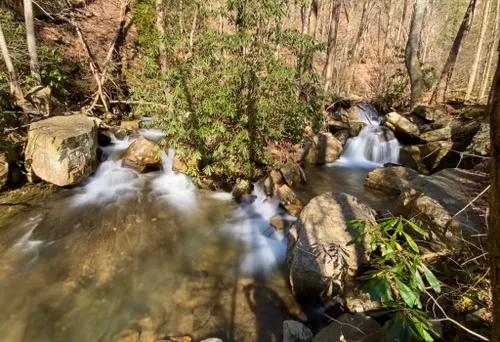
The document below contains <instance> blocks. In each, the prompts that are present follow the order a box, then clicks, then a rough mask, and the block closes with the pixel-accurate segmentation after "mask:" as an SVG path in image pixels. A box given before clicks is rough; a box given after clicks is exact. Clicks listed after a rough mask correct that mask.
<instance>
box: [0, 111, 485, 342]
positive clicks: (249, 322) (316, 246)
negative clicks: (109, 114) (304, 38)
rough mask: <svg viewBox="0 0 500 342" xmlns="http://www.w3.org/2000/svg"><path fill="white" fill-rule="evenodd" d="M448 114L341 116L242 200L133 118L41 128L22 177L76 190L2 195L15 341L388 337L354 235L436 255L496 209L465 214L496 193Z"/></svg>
mask: <svg viewBox="0 0 500 342" xmlns="http://www.w3.org/2000/svg"><path fill="white" fill-rule="evenodd" d="M445 114H446V113H444V114H443V113H442V109H440V108H434V107H424V108H418V109H417V110H416V111H415V112H414V113H411V114H410V115H406V116H404V115H400V114H397V113H389V114H387V115H385V116H382V115H379V114H378V112H377V111H376V110H375V109H374V108H373V107H371V106H370V105H368V104H359V105H355V106H352V107H349V108H342V107H335V108H334V110H333V111H331V112H330V113H329V114H328V120H327V122H328V127H325V130H324V131H323V132H322V133H320V134H317V135H313V136H311V138H310V139H309V140H308V141H306V142H305V143H304V144H303V145H300V146H295V147H294V148H293V149H292V150H291V152H290V154H288V155H286V158H285V160H286V161H285V162H284V163H283V164H282V165H281V167H279V168H277V169H275V170H272V171H271V172H269V173H268V174H267V175H266V176H265V177H263V178H261V179H260V180H259V181H258V182H256V183H255V184H251V183H250V182H248V181H246V180H241V181H239V182H238V183H237V185H236V187H235V188H234V189H233V191H232V193H230V192H221V191H219V192H216V191H213V190H201V189H197V188H196V187H195V186H194V184H193V182H192V180H191V179H190V178H189V177H187V176H186V175H185V174H183V172H185V171H186V169H187V168H188V167H189V166H193V161H188V160H184V159H183V158H181V157H179V156H175V151H173V150H172V149H170V150H163V149H162V148H160V147H158V146H157V143H158V141H159V139H161V138H162V134H161V132H157V131H148V130H142V131H141V133H142V135H137V134H136V130H137V129H138V128H139V127H138V125H137V124H138V123H137V122H134V123H129V125H127V124H125V125H123V127H122V128H121V129H116V128H114V129H111V130H110V129H109V128H108V127H106V126H105V125H103V124H102V122H100V121H99V120H95V119H89V118H86V117H83V116H70V117H54V118H51V119H48V120H43V121H40V122H38V123H36V124H34V125H32V126H31V127H30V130H29V134H28V141H27V147H26V153H25V165H26V170H27V176H28V178H29V180H30V181H33V182H36V181H40V179H41V180H42V183H38V184H42V185H43V184H47V183H52V184H55V185H57V186H60V187H61V186H62V187H64V190H62V191H59V192H58V191H52V190H51V191H52V192H57V195H50V196H45V197H44V198H42V199H40V197H38V199H36V198H37V196H31V195H29V194H30V192H29V191H28V189H30V188H33V189H34V190H35V193H36V189H38V190H40V192H41V193H43V194H45V195H47V191H46V189H45V188H43V187H40V185H36V184H35V185H30V186H29V187H25V188H21V189H26V190H22V191H20V195H24V196H25V197H22V196H21V197H19V196H17V197H16V196H14V194H15V192H7V193H6V194H5V195H3V196H2V197H1V198H0V204H1V205H2V208H0V209H2V210H3V209H6V208H7V209H8V210H9V211H10V213H9V214H8V215H6V216H3V218H2V223H1V226H2V227H3V228H2V229H1V230H0V235H1V238H0V241H1V245H0V247H1V248H0V253H1V254H2V257H1V258H0V259H1V260H2V261H1V262H0V270H1V272H0V294H1V295H0V296H1V302H2V303H3V304H4V310H3V311H2V313H1V314H0V318H1V321H2V323H1V324H2V328H3V329H2V331H4V332H5V333H4V337H5V338H6V339H5V340H6V341H24V340H28V339H30V340H40V341H42V340H44V341H45V340H47V341H48V340H50V341H77V340H82V341H143V342H144V341H191V340H194V341H200V340H203V339H206V338H220V339H222V340H223V341H282V340H284V341H311V340H312V341H327V340H331V339H332V338H333V340H339V339H340V336H341V335H343V336H344V337H345V338H346V340H347V341H350V340H352V339H355V340H356V339H360V338H362V339H363V340H364V341H368V340H370V341H382V340H384V338H385V337H384V336H385V333H384V329H383V327H382V325H383V322H381V321H380V320H376V319H373V318H370V312H371V310H373V309H374V308H377V307H378V304H377V303H376V302H372V301H370V299H369V297H367V296H366V295H364V294H362V293H360V292H359V291H358V290H357V288H356V286H355V278H356V276H357V275H358V274H359V272H360V270H361V269H362V268H364V267H366V266H367V265H368V263H369V261H368V258H367V256H368V255H367V254H368V253H367V251H368V246H367V245H366V243H367V242H366V241H365V242H364V243H362V244H360V245H348V243H349V241H351V240H352V239H353V237H354V235H355V233H354V232H352V231H350V227H349V226H348V225H347V223H346V222H347V221H349V220H352V219H357V220H363V221H367V222H374V221H375V220H376V219H377V218H380V217H383V216H387V215H402V216H404V217H405V218H408V219H412V220H414V221H415V222H416V223H418V224H419V225H420V226H422V227H424V228H426V229H428V230H429V231H430V233H431V234H430V238H429V239H428V240H427V241H425V245H426V249H425V253H429V254H432V253H433V252H435V251H439V252H441V253H442V252H443V251H445V250H453V249H457V248H461V247H460V246H462V245H464V244H467V243H474V244H476V243H477V244H481V243H483V241H482V240H481V239H482V237H483V236H484V233H485V229H486V228H485V227H486V225H485V215H484V212H483V210H484V205H482V203H481V199H479V200H477V201H476V202H474V203H472V204H470V203H471V200H472V199H474V198H475V197H476V196H478V195H479V194H480V193H481V192H483V190H484V189H485V188H486V186H487V183H488V179H487V175H486V174H485V173H482V172H481V171H479V169H480V168H481V167H484V164H485V162H487V158H484V157H486V155H487V153H488V152H489V150H488V145H487V139H485V135H487V128H485V123H484V122H483V121H482V119H481V118H480V117H479V118H478V117H476V118H473V119H471V118H468V117H467V116H466V115H465V114H463V116H461V117H460V118H459V119H457V118H456V117H455V120H454V121H452V120H450V119H449V117H450V116H449V115H445ZM461 115H462V114H461ZM126 131H129V132H131V133H132V134H131V135H130V134H129V135H130V136H128V135H124V134H123V132H126ZM117 137H118V138H117ZM98 145H101V147H100V148H99V149H98ZM457 158H458V159H457ZM99 160H100V163H99V162H98V161H99ZM384 164H385V166H384ZM1 165H3V166H2V169H1V170H6V171H5V172H6V174H7V175H8V174H9V172H11V171H12V168H11V169H10V171H9V168H10V167H11V165H12V164H9V163H8V162H5V163H3V164H1ZM457 166H460V167H467V168H468V170H466V169H458V168H456V167H457ZM473 168H475V169H473ZM483 170H484V168H483ZM2 172H3V171H2ZM5 172H4V176H3V178H1V179H4V178H5V179H6V180H9V179H12V176H5ZM91 174H93V175H92V176H90V177H89V175H91ZM1 185H4V184H1ZM75 185H77V186H75ZM213 185H214V184H212V188H213ZM37 187H40V188H37ZM68 187H69V188H68ZM51 189H53V188H52V187H51ZM16 191H19V190H16ZM23 191H24V193H23ZM14 197H15V198H16V199H14ZM23 203H24V204H23ZM14 208H16V209H14ZM328 317H330V318H334V319H335V321H332V320H331V319H330V318H328ZM353 327H355V328H353ZM360 334H361V335H360Z"/></svg>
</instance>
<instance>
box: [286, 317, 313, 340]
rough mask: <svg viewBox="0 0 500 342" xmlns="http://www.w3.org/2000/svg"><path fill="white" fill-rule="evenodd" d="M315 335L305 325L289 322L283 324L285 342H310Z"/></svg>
mask: <svg viewBox="0 0 500 342" xmlns="http://www.w3.org/2000/svg"><path fill="white" fill-rule="evenodd" d="M313 337H314V335H313V333H312V332H311V330H310V329H309V328H308V327H306V326H305V325H304V324H302V323H300V322H297V321H292V320H287V321H284V322H283V342H310V341H312V339H313Z"/></svg>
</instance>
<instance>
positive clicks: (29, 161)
mask: <svg viewBox="0 0 500 342" xmlns="http://www.w3.org/2000/svg"><path fill="white" fill-rule="evenodd" d="M25 160H26V167H27V169H28V170H29V172H31V173H33V174H34V175H36V176H37V177H39V178H41V179H43V180H45V181H47V182H49V183H52V184H55V185H58V186H67V185H74V184H77V183H79V182H81V181H82V180H83V179H85V178H86V177H87V176H88V175H90V174H91V173H92V172H94V171H95V169H96V166H97V126H96V124H95V122H94V121H93V120H91V119H89V118H87V117H86V116H83V115H73V116H56V117H53V118H50V119H47V120H42V121H38V122H35V123H33V124H31V126H30V130H29V132H28V145H27V148H26V157H25Z"/></svg>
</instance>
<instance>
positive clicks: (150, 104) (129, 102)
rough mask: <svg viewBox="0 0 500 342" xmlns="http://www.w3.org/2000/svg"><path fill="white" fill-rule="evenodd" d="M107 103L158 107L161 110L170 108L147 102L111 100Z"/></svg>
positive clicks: (165, 105) (162, 104)
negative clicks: (161, 108)
mask: <svg viewBox="0 0 500 342" xmlns="http://www.w3.org/2000/svg"><path fill="white" fill-rule="evenodd" d="M109 103H117V104H120V103H124V104H132V105H142V106H158V107H163V108H170V106H169V105H167V104H164V103H158V102H149V101H130V100H126V101H120V100H112V101H109Z"/></svg>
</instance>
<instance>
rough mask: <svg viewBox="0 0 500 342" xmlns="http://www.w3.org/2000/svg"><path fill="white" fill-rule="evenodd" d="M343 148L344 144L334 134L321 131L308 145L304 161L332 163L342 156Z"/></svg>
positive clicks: (309, 162)
mask: <svg viewBox="0 0 500 342" xmlns="http://www.w3.org/2000/svg"><path fill="white" fill-rule="evenodd" d="M342 150H343V146H342V144H341V143H340V141H338V140H337V138H335V137H334V136H333V134H331V133H320V134H317V135H315V136H314V138H313V139H312V141H311V142H309V144H308V146H307V147H306V152H305V158H304V161H305V162H306V163H307V164H312V165H314V164H317V165H318V164H319V165H320V164H326V163H331V162H334V161H335V160H337V159H338V158H339V157H340V155H341V154H342Z"/></svg>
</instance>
